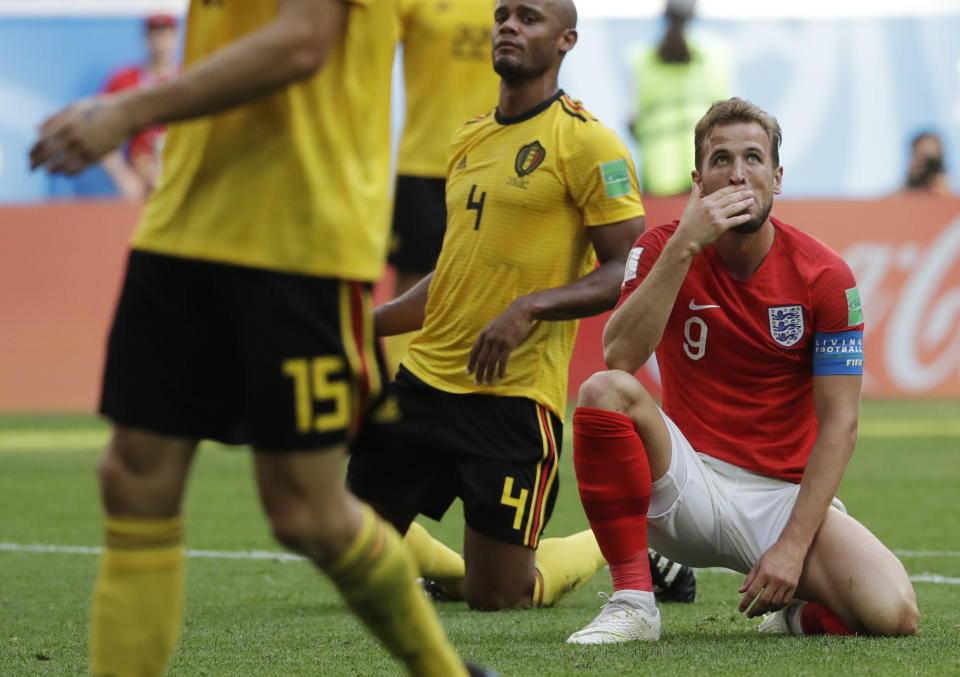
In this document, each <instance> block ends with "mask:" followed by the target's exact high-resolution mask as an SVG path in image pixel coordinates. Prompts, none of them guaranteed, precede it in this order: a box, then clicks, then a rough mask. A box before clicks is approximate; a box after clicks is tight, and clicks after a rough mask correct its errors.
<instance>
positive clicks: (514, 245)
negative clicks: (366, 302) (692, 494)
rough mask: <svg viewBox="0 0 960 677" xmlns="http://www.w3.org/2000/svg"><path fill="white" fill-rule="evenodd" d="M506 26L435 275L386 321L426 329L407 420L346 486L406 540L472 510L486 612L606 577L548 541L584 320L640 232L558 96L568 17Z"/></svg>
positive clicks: (404, 403)
mask: <svg viewBox="0 0 960 677" xmlns="http://www.w3.org/2000/svg"><path fill="white" fill-rule="evenodd" d="M494 20H495V25H494V31H493V63H494V69H495V70H496V72H497V73H498V74H499V75H500V76H501V84H500V97H499V104H498V106H497V108H496V110H495V111H493V112H492V113H490V114H488V115H485V116H482V117H479V118H476V119H475V120H472V121H471V122H469V123H467V124H466V125H465V126H463V127H462V128H461V129H460V130H458V131H457V133H456V134H455V135H454V137H453V140H452V142H451V151H450V155H449V161H448V172H447V185H446V202H447V233H446V238H445V240H444V244H443V250H442V252H441V254H440V259H439V261H438V264H437V269H436V271H435V272H434V273H432V274H431V275H429V276H428V277H426V278H424V279H423V280H422V281H421V282H420V283H418V284H417V285H416V286H415V287H413V288H412V289H411V290H410V291H409V292H408V293H406V294H405V295H403V296H402V297H400V298H399V299H396V300H395V301H392V302H390V303H388V304H386V305H384V306H382V307H380V308H378V309H377V311H376V324H377V330H378V332H379V333H381V334H383V335H391V334H396V333H400V332H405V331H410V330H413V329H418V328H420V327H421V326H422V329H423V331H422V332H421V334H420V335H419V336H418V337H417V338H416V339H414V341H413V343H412V344H411V346H410V351H409V353H408V355H407V357H406V358H405V359H404V360H403V362H402V365H401V367H400V371H399V374H398V375H397V378H396V380H395V382H394V384H393V386H392V388H393V391H392V394H393V397H392V398H391V400H389V401H388V404H389V405H391V406H392V405H398V406H399V411H400V413H401V414H402V416H401V417H400V420H399V421H398V422H395V423H391V422H388V419H389V416H388V415H389V413H390V412H389V411H388V409H387V408H386V407H385V408H384V409H383V410H381V414H382V415H381V416H379V417H375V419H378V422H377V423H375V424H373V425H370V426H368V427H367V428H365V429H364V431H363V432H362V433H361V435H360V437H359V438H358V440H357V444H356V445H355V446H354V448H353V455H352V456H351V460H350V466H349V472H348V484H349V486H350V487H351V489H353V490H354V491H355V492H356V493H357V495H358V496H360V497H361V498H364V499H365V500H368V501H369V502H370V503H371V504H372V505H373V506H374V507H375V508H376V509H377V510H378V511H379V512H380V514H381V515H383V516H384V517H386V518H387V519H388V520H389V521H390V522H392V523H393V524H394V526H396V527H397V528H398V529H399V530H400V531H401V532H405V531H406V530H407V528H408V527H409V526H410V524H411V522H412V520H413V519H414V517H415V516H416V515H417V514H419V513H423V514H425V515H428V516H430V517H433V518H435V519H439V518H440V517H441V516H442V515H443V513H444V512H445V511H446V509H447V508H448V507H449V505H450V503H451V502H452V501H453V499H454V498H455V497H458V496H459V497H460V498H462V499H463V504H464V514H465V518H466V523H467V524H466V530H465V542H464V559H465V566H466V572H465V574H466V575H465V581H464V587H465V589H464V595H465V598H466V600H467V602H468V604H469V605H470V606H472V607H474V608H480V609H502V608H509V607H515V606H526V605H531V604H537V605H550V604H553V603H555V602H556V601H557V600H559V599H560V598H561V597H563V596H564V595H566V594H567V593H569V592H570V591H572V590H574V589H576V587H578V586H579V585H581V584H582V583H584V582H586V581H587V580H589V579H590V578H591V577H592V576H593V574H594V572H595V571H596V570H597V569H599V568H600V567H601V566H603V564H604V560H603V557H602V555H601V554H600V551H599V549H598V547H597V545H596V541H595V539H594V538H593V534H592V533H591V532H589V531H585V532H582V533H580V534H575V535H574V536H570V537H568V538H565V539H546V540H544V541H542V542H541V540H540V536H541V533H542V532H543V529H544V526H545V525H546V523H547V521H548V519H549V517H550V512H551V510H552V508H553V504H554V501H555V498H556V493H557V461H558V454H559V451H560V438H561V434H562V417H563V415H564V413H565V408H566V388H567V368H568V364H569V360H570V354H571V351H572V349H573V343H574V338H575V336H576V331H577V322H576V319H577V318H580V317H585V316H588V315H592V314H595V313H598V312H601V311H604V310H606V309H608V308H611V307H612V306H613V304H614V303H615V302H616V299H617V297H618V294H619V289H620V282H621V279H622V277H623V269H624V266H625V262H626V260H627V254H628V252H629V250H630V247H631V245H632V243H633V241H634V238H635V237H636V236H637V234H638V233H639V232H641V231H642V229H643V206H642V204H641V202H640V196H639V190H638V187H637V180H636V176H635V175H634V170H633V166H632V163H631V161H630V158H629V154H628V152H627V150H626V148H625V147H624V145H623V144H622V143H621V142H620V140H619V139H618V138H617V136H616V135H615V134H614V133H613V132H612V131H611V130H609V129H608V128H606V127H604V126H603V125H602V124H601V123H600V122H598V121H597V120H596V119H595V118H593V117H592V116H591V115H590V113H588V112H587V111H586V110H584V108H583V107H582V106H581V105H580V104H579V103H577V102H575V101H573V100H571V99H570V98H569V97H567V96H566V95H565V94H564V93H563V92H562V91H560V90H559V89H558V87H557V74H558V71H559V69H560V63H561V61H562V60H563V57H564V55H565V54H566V53H567V52H568V51H569V50H570V49H571V48H572V47H573V46H574V44H575V43H576V40H577V32H576V28H575V26H576V10H575V8H574V6H573V3H572V2H570V1H569V0H522V1H521V0H500V2H499V3H498V4H497V8H496V10H495V14H494ZM598 260H599V264H600V265H599V267H597V265H596V264H597V262H598ZM423 537H426V538H429V537H428V536H427V535H426V534H425V533H424V532H423V531H422V529H419V528H418V529H416V530H415V532H414V533H412V534H411V538H412V539H414V540H417V539H420V540H422V538H423ZM538 546H539V548H538Z"/></svg>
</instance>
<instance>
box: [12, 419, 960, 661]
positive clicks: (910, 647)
mask: <svg viewBox="0 0 960 677" xmlns="http://www.w3.org/2000/svg"><path fill="white" fill-rule="evenodd" d="M958 414H960V404H958V403H956V402H949V403H948V402H944V403H894V402H884V403H865V405H864V408H863V416H862V419H861V431H860V442H859V444H858V446H857V450H856V452H855V453H854V456H853V460H852V462H851V464H850V467H849V469H848V471H847V475H846V479H845V480H844V482H843V485H842V487H841V490H840V496H841V498H842V499H843V500H844V502H845V503H846V505H847V507H848V509H849V511H850V512H851V514H853V515H854V516H856V517H857V518H859V519H860V520H861V521H862V522H863V523H865V524H866V525H867V526H868V527H869V528H870V529H871V530H873V532H874V533H876V534H877V535H878V536H879V537H880V538H881V539H882V540H883V541H884V542H885V543H886V544H887V545H888V546H890V547H891V548H892V549H894V550H895V551H896V552H897V553H898V554H899V555H900V557H901V559H902V560H903V562H904V564H905V566H906V568H907V571H908V572H909V573H910V575H911V576H912V577H913V579H914V581H915V582H914V586H915V589H916V591H917V596H918V598H919V603H920V612H921V620H920V634H919V636H918V637H916V638H909V639H873V638H863V637H851V638H838V637H830V638H825V637H810V638H797V637H772V636H761V635H758V633H757V632H756V622H755V621H749V620H747V619H746V618H744V617H743V616H742V615H740V614H738V613H737V612H736V606H737V602H738V599H739V596H738V595H737V592H736V590H737V588H738V587H739V585H740V583H741V581H742V577H741V576H740V575H737V574H733V573H729V572H725V571H720V570H707V571H701V572H699V575H698V595H697V602H696V604H692V605H663V606H662V607H661V612H662V614H663V618H664V625H663V636H662V638H661V640H660V641H659V642H657V643H655V644H637V643H634V644H628V645H619V646H612V647H572V646H567V645H566V644H564V639H565V638H566V637H567V635H568V634H569V633H570V632H572V631H574V630H577V629H579V628H580V627H581V626H583V625H584V624H585V623H586V622H587V621H589V620H590V619H591V618H592V617H593V616H594V615H595V613H596V612H597V611H598V610H599V606H600V600H599V599H598V598H597V594H596V593H597V592H598V591H608V590H609V589H610V575H609V572H608V571H606V570H603V571H601V572H600V573H599V574H598V575H597V576H596V577H595V578H594V580H593V581H592V582H591V583H590V584H588V585H587V586H586V587H585V588H584V589H582V590H580V591H578V592H577V593H575V594H574V595H572V596H571V597H569V598H568V599H566V600H564V601H563V602H561V604H560V605H559V606H558V607H557V608H555V609H542V610H541V609H537V610H528V611H513V612H501V613H496V614H489V613H487V614H485V613H478V612H472V611H470V610H468V609H467V608H466V606H465V605H464V604H460V603H445V604H440V605H438V610H439V613H440V617H441V619H442V620H443V623H444V625H445V626H446V628H447V629H448V631H449V634H450V636H451V638H452V640H453V642H454V644H455V645H456V646H457V648H458V649H459V650H460V652H461V653H462V654H463V655H464V656H465V657H468V658H470V659H472V660H475V661H477V662H480V663H483V664H485V665H488V666H490V667H492V668H495V669H497V670H499V671H500V672H501V673H502V674H503V675H504V677H511V676H525V675H530V676H535V675H611V676H612V675H761V674H763V675H768V674H769V675H777V674H783V675H861V674H862V675H915V674H916V675H957V674H960V506H958V503H960V501H958V496H960V415H958ZM105 438H106V428H105V426H104V425H103V424H102V423H100V422H99V421H97V420H96V419H93V418H90V417H5V418H0V675H4V676H6V675H83V674H85V673H86V672H87V670H88V668H87V649H86V637H87V614H88V602H89V597H90V592H91V589H92V585H93V581H94V576H95V572H96V564H97V558H96V556H95V554H92V553H94V552H95V548H96V546H99V545H100V543H101V540H102V532H101V516H100V508H99V505H98V501H97V488H96V482H95V467H96V461H97V457H98V454H99V451H100V449H101V448H102V446H103V442H104V440H105ZM567 438H568V439H567V440H566V441H565V445H564V457H563V461H562V464H561V491H560V499H559V501H558V504H557V508H556V511H555V512H554V516H553V520H552V521H551V523H550V525H549V527H548V529H547V535H548V536H551V535H553V536H558V535H565V534H567V533H570V532H572V531H575V530H580V529H583V528H586V526H587V523H586V519H585V517H584V516H583V512H582V509H581V508H580V504H579V499H578V497H577V493H576V486H575V482H574V479H573V469H572V462H571V450H570V446H569V434H568V435H567ZM186 518H187V545H188V547H189V548H190V549H191V550H192V551H201V552H196V553H194V555H193V556H191V557H190V559H189V560H188V565H187V605H186V616H185V619H184V624H183V630H182V634H181V639H180V643H179V645H178V647H177V650H176V653H175V655H174V657H173V660H172V662H171V665H170V669H169V674H170V675H178V676H187V675H400V674H403V671H402V670H401V668H400V667H399V665H398V664H397V663H396V662H394V661H393V660H391V659H390V658H388V657H387V656H386V654H385V653H384V652H383V651H382V650H381V649H380V648H379V646H378V645H377V644H376V642H375V641H374V640H372V639H371V638H370V637H369V636H368V635H367V634H366V632H364V631H363V629H362V628H361V626H360V624H359V623H358V622H357V621H356V620H355V619H354V617H353V616H351V615H350V614H349V613H348V612H347V611H346V609H345V608H344V606H343V605H342V604H341V603H340V601H339V599H338V597H337V595H336V592H335V591H334V589H333V588H332V587H331V586H330V585H329V584H328V583H327V582H326V580H325V579H324V578H323V576H321V575H320V574H319V573H318V572H316V571H315V570H314V569H313V568H312V567H311V566H310V565H309V564H307V563H305V562H303V561H298V560H296V559H295V558H288V559H287V560H286V561H278V560H276V559H254V558H250V557H237V558H232V559H231V558H225V557H224V556H222V553H228V554H234V555H239V554H242V553H250V552H254V551H270V552H274V553H276V552H279V551H280V549H279V548H278V547H277V546H275V545H274V543H273V542H272V541H271V538H270V536H269V530H268V528H267V525H266V522H265V520H264V518H263V516H262V515H261V513H260V511H259V507H258V503H257V499H256V492H255V489H254V486H253V480H252V472H251V469H250V460H249V456H248V454H246V453H245V452H242V451H236V450H229V449H224V448H222V447H217V446H216V445H207V446H205V447H204V448H203V450H202V451H201V453H200V454H199V456H198V459H197V463H196V466H195V469H194V474H193V476H192V478H191V482H190V486H189V489H188V498H187V502H186ZM425 524H426V525H427V527H428V528H429V529H430V530H431V531H433V532H434V533H435V534H436V535H438V536H439V537H440V538H441V539H442V540H444V541H446V542H447V543H448V544H450V545H452V546H454V547H455V548H457V549H458V550H459V543H460V539H461V537H462V526H461V525H462V512H461V511H460V508H459V505H456V506H455V507H454V508H453V509H451V511H450V513H449V514H448V516H447V519H446V520H445V521H444V522H443V523H441V524H440V525H437V524H435V523H432V522H430V521H429V520H428V521H426V522H425ZM204 554H206V556H202V555H204ZM218 554H220V555H221V556H219V557H213V556H210V555H218Z"/></svg>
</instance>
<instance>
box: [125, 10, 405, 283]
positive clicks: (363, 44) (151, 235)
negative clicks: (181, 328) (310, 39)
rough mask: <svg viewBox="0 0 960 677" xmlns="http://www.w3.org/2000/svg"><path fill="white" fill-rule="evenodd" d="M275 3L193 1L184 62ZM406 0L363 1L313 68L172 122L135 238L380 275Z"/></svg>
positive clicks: (283, 266) (215, 256)
mask: <svg viewBox="0 0 960 677" xmlns="http://www.w3.org/2000/svg"><path fill="white" fill-rule="evenodd" d="M276 6H277V3H275V2H240V1H239V0H226V1H225V2H217V3H208V2H201V1H200V0H193V2H191V4H190V11H189V14H188V17H187V31H186V40H185V41H186V45H185V49H186V52H185V63H186V65H187V67H189V65H190V64H191V63H194V62H196V61H199V60H201V59H203V58H204V57H206V56H208V55H209V54H211V53H212V52H215V51H217V50H219V49H221V48H222V47H225V46H226V45H227V44H229V43H231V42H233V41H235V40H237V39H238V38H241V37H243V36H244V35H246V34H248V33H251V32H252V31H255V30H257V29H259V28H261V27H263V26H264V25H266V24H267V23H269V22H270V21H272V20H273V19H274V17H275V16H276ZM398 32H399V24H398V17H397V12H396V5H395V0H353V1H352V3H351V5H350V10H349V19H348V23H347V29H346V32H345V34H344V35H343V36H341V38H340V39H339V40H338V41H337V42H336V44H334V45H333V47H331V49H330V52H329V53H328V56H327V60H326V62H325V64H324V65H323V67H322V68H321V69H320V71H319V72H318V73H317V74H315V75H314V76H313V77H311V78H309V79H307V80H303V81H299V82H296V83H294V84H292V85H290V86H288V87H285V88H284V89H282V90H279V91H277V92H274V93H272V94H269V95H267V96H265V97H263V98H262V99H258V100H256V101H254V102H251V103H248V104H245V105H243V106H240V107H238V108H235V109H233V110H231V111H228V112H226V113H222V114H219V115H215V116H209V117H203V118H198V119H196V120H191V121H189V122H185V123H182V124H175V125H171V126H170V127H169V132H168V134H167V139H166V143H165V147H164V152H163V168H162V171H161V178H160V182H159V185H158V186H157V188H156V189H155V191H154V193H153V194H152V195H151V196H150V200H149V202H148V203H147V206H146V208H145V210H144V214H143V216H142V217H141V220H140V224H139V227H138V230H137V232H136V233H135V234H134V238H133V247H134V248H135V249H141V250H148V251H152V252H158V253H162V254H171V255H174V256H182V257H188V258H198V259H206V260H210V261H218V262H224V263H231V264H238V265H244V266H254V267H258V268H266V269H270V270H278V271H285V272H293V273H304V274H310V275H318V276H325V277H338V278H343V279H352V280H370V281H372V280H376V279H378V278H379V277H380V274H381V272H382V268H383V261H384V259H385V256H386V248H387V241H388V235H389V222H388V213H389V185H390V136H389V134H390V130H389V127H390V101H389V97H390V74H391V69H392V63H393V55H394V50H395V49H396V38H397V35H398Z"/></svg>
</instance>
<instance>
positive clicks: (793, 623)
mask: <svg viewBox="0 0 960 677" xmlns="http://www.w3.org/2000/svg"><path fill="white" fill-rule="evenodd" d="M804 604H806V602H804V601H803V600H802V599H793V600H790V602H789V603H788V604H787V606H785V607H783V608H782V609H780V610H779V611H774V612H773V613H772V614H765V615H764V616H763V620H762V621H760V625H758V626H757V630H758V631H759V632H768V633H771V634H777V635H802V634H803V628H801V627H800V612H801V611H802V610H803V605H804Z"/></svg>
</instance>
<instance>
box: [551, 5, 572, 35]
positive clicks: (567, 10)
mask: <svg viewBox="0 0 960 677" xmlns="http://www.w3.org/2000/svg"><path fill="white" fill-rule="evenodd" d="M548 1H549V2H550V3H551V4H553V5H554V7H555V9H556V11H557V16H558V17H559V18H560V21H561V22H562V25H563V27H564V28H576V27H577V6H576V5H575V4H573V0H548Z"/></svg>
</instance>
